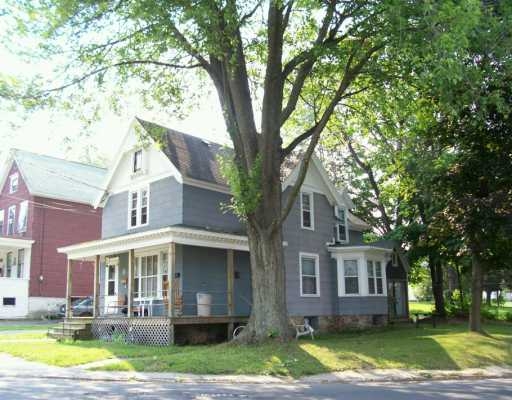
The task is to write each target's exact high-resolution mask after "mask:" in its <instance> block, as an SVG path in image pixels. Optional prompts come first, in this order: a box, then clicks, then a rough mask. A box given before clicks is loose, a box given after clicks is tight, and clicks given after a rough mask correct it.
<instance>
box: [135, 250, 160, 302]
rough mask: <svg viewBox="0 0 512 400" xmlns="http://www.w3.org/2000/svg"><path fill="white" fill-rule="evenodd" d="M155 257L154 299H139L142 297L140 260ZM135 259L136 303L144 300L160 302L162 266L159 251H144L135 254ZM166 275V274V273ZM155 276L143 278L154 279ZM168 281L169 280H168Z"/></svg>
mask: <svg viewBox="0 0 512 400" xmlns="http://www.w3.org/2000/svg"><path fill="white" fill-rule="evenodd" d="M155 256H156V296H155V297H141V295H142V258H143V257H155ZM135 258H136V266H135V273H134V275H135V276H134V279H137V287H136V288H134V289H135V290H136V293H137V297H135V298H134V300H136V301H141V300H142V301H144V300H162V299H163V295H162V275H163V274H162V266H161V265H160V264H161V256H160V251H156V252H155V251H146V252H140V253H139V252H137V253H136V254H135ZM167 274H168V273H167ZM154 276H155V275H145V276H144V278H145V279H147V278H148V277H154ZM168 279H169V278H168Z"/></svg>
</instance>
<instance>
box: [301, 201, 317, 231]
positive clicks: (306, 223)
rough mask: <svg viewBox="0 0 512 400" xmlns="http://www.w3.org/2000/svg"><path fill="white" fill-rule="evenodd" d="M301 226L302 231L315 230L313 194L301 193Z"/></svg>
mask: <svg viewBox="0 0 512 400" xmlns="http://www.w3.org/2000/svg"><path fill="white" fill-rule="evenodd" d="M300 210H301V226H302V228H304V229H311V230H313V229H315V221H314V208H313V193H310V192H301V194H300Z"/></svg>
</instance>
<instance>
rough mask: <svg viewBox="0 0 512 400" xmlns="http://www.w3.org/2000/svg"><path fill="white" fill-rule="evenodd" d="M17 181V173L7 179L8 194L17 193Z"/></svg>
mask: <svg viewBox="0 0 512 400" xmlns="http://www.w3.org/2000/svg"><path fill="white" fill-rule="evenodd" d="M18 181H19V175H18V173H15V174H12V175H11V176H10V177H9V194H12V193H16V192H17V191H18Z"/></svg>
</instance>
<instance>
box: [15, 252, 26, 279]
mask: <svg viewBox="0 0 512 400" xmlns="http://www.w3.org/2000/svg"><path fill="white" fill-rule="evenodd" d="M24 273H25V249H18V273H17V276H16V277H17V278H20V279H21V278H23V275H24Z"/></svg>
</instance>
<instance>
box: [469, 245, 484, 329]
mask: <svg viewBox="0 0 512 400" xmlns="http://www.w3.org/2000/svg"><path fill="white" fill-rule="evenodd" d="M471 261H472V262H471V264H472V274H471V310H470V314H469V330H470V331H473V332H482V318H481V315H480V309H481V306H482V286H483V273H482V264H481V262H480V260H479V259H478V256H477V255H475V254H474V253H473V255H472V257H471Z"/></svg>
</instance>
